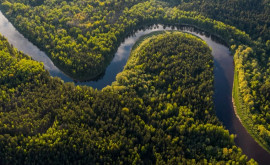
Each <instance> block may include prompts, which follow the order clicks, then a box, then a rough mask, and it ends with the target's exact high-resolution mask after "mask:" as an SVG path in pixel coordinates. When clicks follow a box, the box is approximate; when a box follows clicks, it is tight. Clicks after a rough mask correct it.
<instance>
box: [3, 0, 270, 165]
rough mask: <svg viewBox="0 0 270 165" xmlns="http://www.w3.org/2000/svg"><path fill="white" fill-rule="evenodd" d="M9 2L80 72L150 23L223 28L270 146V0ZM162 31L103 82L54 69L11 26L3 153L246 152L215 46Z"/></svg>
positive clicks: (158, 158) (78, 159) (243, 100)
mask: <svg viewBox="0 0 270 165" xmlns="http://www.w3.org/2000/svg"><path fill="white" fill-rule="evenodd" d="M0 9H1V11H2V12H3V14H4V15H5V16H6V17H7V18H8V19H9V20H10V21H11V22H12V23H13V25H14V26H15V27H16V28H17V29H18V30H19V31H20V32H21V33H22V34H23V35H24V36H25V37H26V38H28V39H29V40H30V41H31V42H33V43H35V45H37V46H38V47H39V48H40V49H41V50H44V51H45V52H46V54H47V55H48V56H49V57H50V58H51V59H52V61H53V62H54V63H55V64H56V65H57V66H58V67H59V68H60V69H61V70H62V71H63V72H65V73H66V74H67V75H69V76H71V77H72V78H74V79H76V80H89V79H92V78H95V77H96V76H97V75H99V74H100V73H102V72H103V71H104V70H105V68H106V67H107V66H108V64H109V63H110V61H111V60H112V58H113V56H114V54H115V52H116V50H117V48H118V46H119V45H120V44H121V42H122V41H123V40H124V38H125V37H126V36H128V35H130V34H133V32H134V31H136V29H139V28H141V27H144V26H147V25H153V24H158V23H159V24H164V25H181V24H183V25H186V24H188V25H191V26H195V27H197V28H199V29H202V30H205V31H207V32H209V33H211V34H214V35H216V36H218V37H220V38H222V39H223V40H224V41H225V42H226V45H227V46H229V48H230V51H231V52H232V54H233V55H234V63H235V75H234V77H235V81H234V90H233V98H234V102H235V105H236V111H237V114H238V115H239V117H240V119H241V121H242V124H243V125H244V126H245V128H246V129H247V130H248V132H249V133H250V134H251V135H252V136H253V138H255V140H256V141H257V142H258V143H259V144H260V145H261V146H262V147H264V149H266V150H267V151H268V152H269V151H270V99H269V98H270V56H269V55H270V17H269V15H270V1H269V0H218V1H215V0H200V1H199V0H166V1H165V0H68V1H62V0H0ZM179 36H181V37H179ZM150 38H151V37H149V39H146V40H145V41H141V42H144V45H140V44H139V43H138V45H137V47H134V49H133V51H132V54H131V57H130V59H129V61H128V63H127V65H126V67H125V70H124V71H123V72H121V73H120V74H118V76H117V77H116V79H117V81H116V82H114V83H113V84H112V86H110V87H106V88H104V89H103V90H102V91H97V90H94V89H92V88H91V87H82V86H75V85H74V84H72V83H65V84H64V83H63V82H62V81H61V80H60V79H59V78H51V77H50V76H49V73H48V72H47V71H45V70H44V68H43V66H42V64H40V63H38V62H35V61H33V60H31V59H30V58H29V57H28V56H27V55H24V54H23V53H21V52H19V51H17V50H15V49H14V48H13V47H12V46H10V45H9V44H8V43H7V41H6V40H5V39H4V38H3V37H1V45H0V48H1V54H0V55H1V64H0V67H1V70H0V72H1V73H0V75H1V77H0V78H1V79H0V86H1V95H0V105H1V106H0V139H1V140H0V143H1V152H0V154H3V155H0V159H1V162H3V163H4V164H16V163H17V164H21V163H22V162H26V164H29V163H30V162H33V161H37V163H40V164H42V163H45V161H44V159H45V155H50V156H49V158H50V159H48V161H51V162H54V163H56V162H55V161H56V160H58V161H63V160H67V161H69V162H73V163H76V164H80V163H81V164H83V163H84V162H86V161H88V160H87V159H89V160H94V162H95V163H99V164H104V163H108V162H113V161H117V162H119V164H121V163H123V164H125V163H129V164H131V163H132V162H131V160H134V161H135V162H133V163H134V164H140V163H143V162H144V163H145V162H152V163H154V164H155V163H160V164H166V163H171V164H173V162H174V161H175V162H177V161H181V162H187V164H188V163H189V164H194V161H195V162H199V163H201V164H202V163H203V162H205V161H206V162H210V163H213V164H216V163H217V162H220V163H221V164H222V162H229V163H231V162H240V164H245V162H246V161H247V158H246V156H244V155H242V154H241V151H240V149H239V148H237V147H236V146H235V145H234V142H233V139H234V137H233V135H229V133H228V131H226V130H225V129H224V128H223V126H222V124H221V123H220V122H219V121H218V119H217V118H216V116H215V110H214V109H213V98H212V95H213V83H212V81H213V64H212V63H213V62H212V59H211V54H210V50H209V48H207V46H206V45H205V43H202V41H199V40H198V39H196V38H195V37H192V36H189V35H185V34H166V35H165V34H163V35H158V36H157V38H155V36H154V38H155V40H157V41H155V40H151V39H150ZM162 40H164V41H162ZM183 40H184V41H183ZM175 42H180V43H181V44H182V46H183V47H179V46H178V45H174V44H175ZM185 42H186V43H190V44H185ZM194 42H195V43H194ZM153 43H155V45H160V46H159V47H155V46H153ZM167 43H170V44H171V45H166V46H164V44H167ZM191 45H192V46H191ZM194 45H196V46H194ZM166 47H171V48H173V50H171V49H165V48H166ZM161 48H164V49H161ZM170 51H175V52H170ZM181 52H182V53H181ZM183 52H185V53H183ZM191 52H192V53H191ZM186 53H187V54H186ZM189 53H190V54H189ZM202 54H203V56H205V57H207V58H206V59H202V58H195V57H194V56H198V57H199V56H201V55H202ZM152 55H155V56H152ZM142 57H143V58H142ZM179 57H181V58H179ZM183 59H185V60H183ZM190 60H193V61H194V60H196V66H194V65H191V64H192V63H189V62H190ZM204 60H205V61H204ZM177 63H181V65H182V66H183V67H181V66H179V65H176V64H177ZM205 63H207V65H205ZM206 66H207V67H206ZM193 67H194V68H193ZM187 68H188V71H187V70H186V69H187ZM205 76H206V77H205ZM207 76H209V77H207ZM199 77H202V79H199ZM202 80H203V82H201V81H202ZM75 121H76V122H75ZM130 121H132V122H130ZM210 128H211V129H210ZM202 132H203V133H202ZM198 134H200V138H199V139H196V137H197V136H198ZM213 134H214V135H215V137H218V138H216V139H215V137H214V136H213ZM196 135H197V136H196ZM187 137H189V138H190V137H193V138H194V139H195V140H194V139H192V140H190V139H188V138H187ZM175 138H176V139H175ZM119 139H120V140H119ZM157 139H159V140H157ZM175 143H177V144H178V145H174V144H175ZM78 145H79V146H78ZM187 146H188V147H187ZM174 147H176V148H174ZM185 147H186V148H185ZM196 147H199V148H196ZM59 151H61V152H59ZM123 151H125V152H123ZM72 153H73V154H72ZM74 153H76V154H74ZM94 153H95V154H94ZM13 155H16V159H14V157H13ZM167 156H168V157H167ZM46 157H47V156H46ZM57 158H58V159H57ZM48 161H47V162H46V163H48ZM136 161H137V162H136ZM251 161H253V160H251ZM241 162H242V163H241ZM252 163H254V162H252ZM146 164H147V163H146Z"/></svg>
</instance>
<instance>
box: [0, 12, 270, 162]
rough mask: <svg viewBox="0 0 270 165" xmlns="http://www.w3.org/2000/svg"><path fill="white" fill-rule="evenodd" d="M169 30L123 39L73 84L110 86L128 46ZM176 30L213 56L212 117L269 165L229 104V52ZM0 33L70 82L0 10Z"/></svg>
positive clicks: (246, 151) (267, 157)
mask: <svg viewBox="0 0 270 165" xmlns="http://www.w3.org/2000/svg"><path fill="white" fill-rule="evenodd" d="M172 29H174V28H173V27H163V26H161V25H156V26H152V27H150V28H147V29H144V30H138V31H136V32H135V34H133V35H131V36H129V37H127V38H126V39H125V40H124V42H123V43H122V44H121V45H120V47H119V48H118V50H117V53H116V54H115V57H114V59H113V60H112V62H111V63H110V65H109V66H108V67H107V69H106V71H105V73H104V74H103V76H101V77H100V78H99V79H98V80H96V81H90V82H76V85H87V86H92V87H93V88H97V89H102V88H103V87H105V86H107V85H111V83H112V82H113V81H115V78H116V75H117V74H118V73H119V72H121V71H122V70H123V68H124V66H125V64H126V62H127V60H128V57H129V54H130V51H131V49H132V46H133V45H134V44H135V42H136V41H137V40H138V39H139V38H140V37H141V36H143V35H146V34H149V33H151V32H153V31H161V30H172ZM178 30H180V31H184V32H188V33H191V34H193V35H196V36H198V37H200V38H201V39H203V40H204V41H206V43H207V44H208V45H209V46H210V47H211V48H212V55H213V57H214V88H215V94H214V103H215V109H216V114H217V116H218V118H219V120H220V121H221V122H222V123H223V124H224V126H225V127H226V128H227V129H228V130H229V131H230V133H233V134H236V135H237V136H236V139H235V143H236V145H237V146H239V147H240V148H241V149H242V150H243V153H244V154H246V155H247V156H248V157H249V158H253V159H255V160H256V161H257V162H259V164H262V165H267V164H268V163H269V162H270V154H269V153H268V152H266V151H265V150H264V149H263V148H262V147H260V146H259V145H258V143H257V142H255V141H254V139H253V138H252V137H251V136H250V135H249V134H248V133H247V131H246V130H245V128H244V127H243V126H242V124H241V123H240V121H239V119H238V118H237V117H236V115H235V113H234V109H233V104H232V85H233V75H234V65H233V57H232V55H230V51H229V49H228V48H227V47H226V46H224V45H223V44H222V43H221V42H218V40H217V39H216V37H213V36H211V35H207V34H206V33H205V32H202V31H198V30H195V29H194V28H192V27H181V28H180V29H178ZM0 33H1V34H2V35H4V36H5V37H6V38H7V39H8V41H9V42H10V43H11V44H12V45H13V46H14V47H16V48H17V49H18V50H21V51H23V52H24V53H26V54H28V55H30V56H31V57H32V58H33V59H34V60H36V61H41V62H43V63H44V66H45V69H47V70H48V71H49V72H50V74H51V76H53V77H55V76H57V77H60V78H61V79H62V80H64V81H65V82H73V79H71V78H69V77H68V76H66V75H65V74H64V73H63V72H61V71H60V70H59V69H58V68H57V67H56V66H55V65H54V64H53V63H52V61H51V60H50V58H48V57H47V55H46V54H45V53H44V52H42V51H40V50H39V49H38V48H37V47H36V46H35V45H33V44H32V43H31V42H30V41H28V40H27V39H26V38H24V36H23V35H22V34H20V33H19V32H18V31H17V30H16V29H15V28H14V27H13V25H12V24H11V23H10V22H9V21H8V20H7V19H6V18H5V16H4V15H3V14H2V13H1V11H0Z"/></svg>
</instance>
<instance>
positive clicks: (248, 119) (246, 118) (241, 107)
mask: <svg viewBox="0 0 270 165" xmlns="http://www.w3.org/2000/svg"><path fill="white" fill-rule="evenodd" d="M232 96H233V97H232V98H233V99H232V102H233V107H234V113H235V115H236V117H237V118H238V119H239V121H240V122H241V124H242V125H243V126H244V127H245V129H246V131H247V132H248V133H249V134H250V135H251V136H252V137H253V139H254V140H255V141H256V142H257V143H258V144H259V145H260V146H261V147H262V148H263V149H264V150H265V151H267V152H268V153H270V150H269V145H267V144H265V143H264V140H263V139H262V137H260V136H258V132H256V131H257V129H254V128H253V126H254V125H253V122H252V116H251V114H250V113H249V109H248V107H247V106H246V105H245V103H244V101H243V98H242V96H241V93H240V91H239V82H238V72H237V71H236V70H235V74H234V82H233V91H232Z"/></svg>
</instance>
